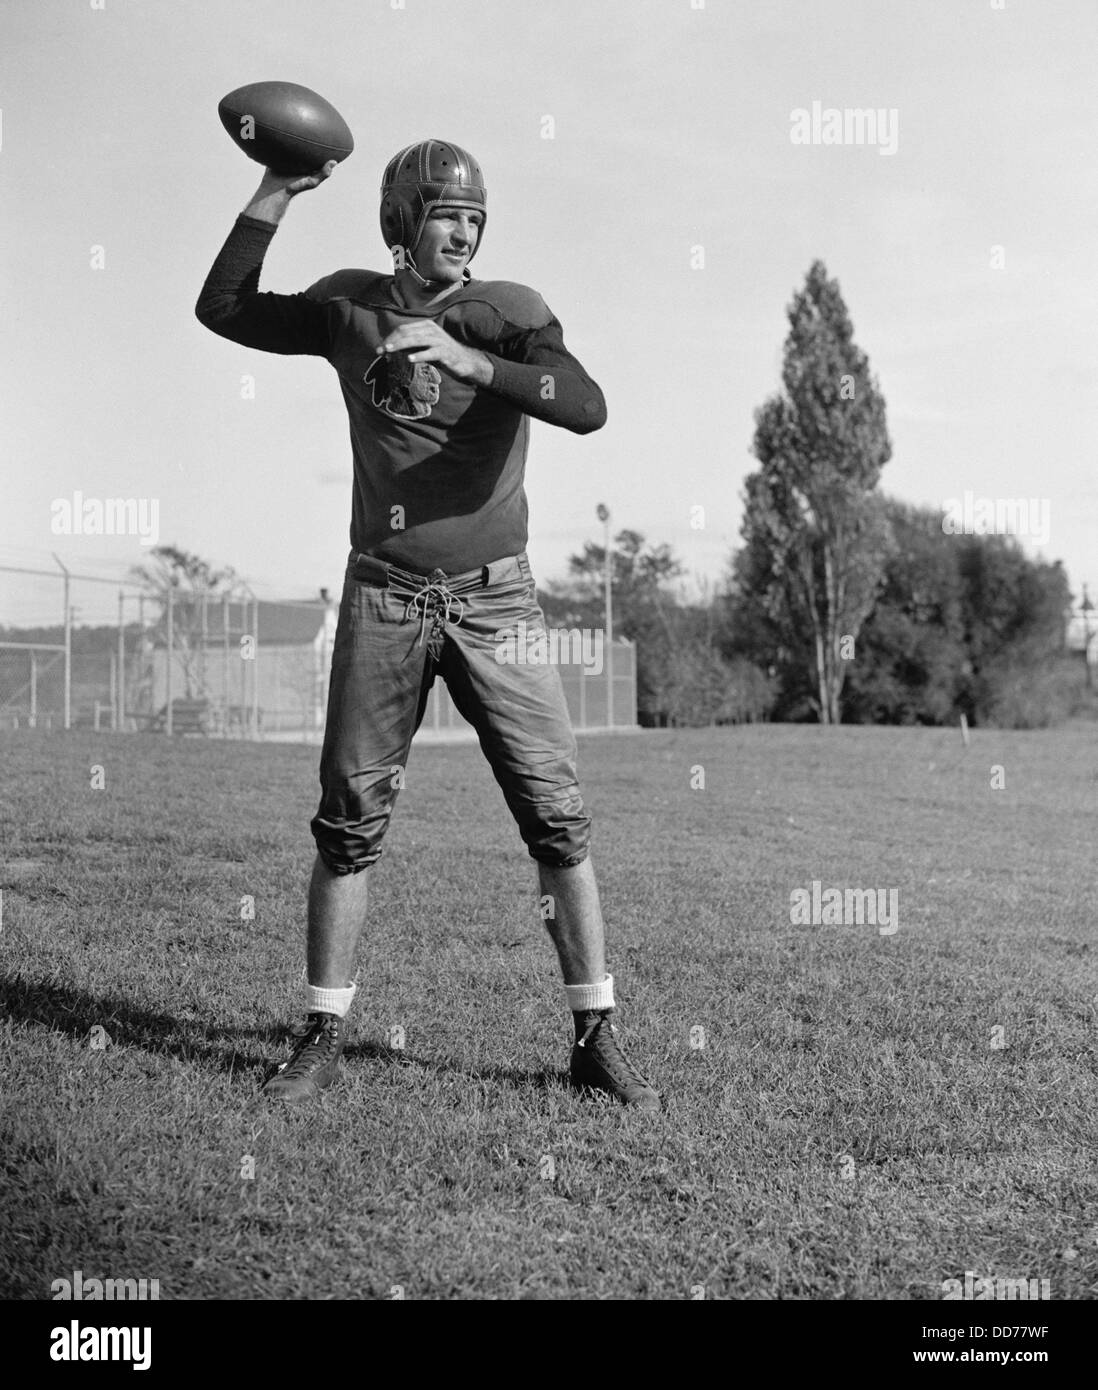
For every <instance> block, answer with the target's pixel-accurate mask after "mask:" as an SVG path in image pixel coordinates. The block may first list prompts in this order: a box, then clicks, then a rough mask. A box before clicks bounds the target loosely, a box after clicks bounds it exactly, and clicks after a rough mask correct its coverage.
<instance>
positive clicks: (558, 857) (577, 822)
mask: <svg viewBox="0 0 1098 1390" xmlns="http://www.w3.org/2000/svg"><path fill="white" fill-rule="evenodd" d="M519 832H520V834H521V835H522V838H523V840H524V842H525V844H526V848H527V849H528V850H529V852H530V857H531V859H536V860H537V862H538V863H539V864H544V865H546V867H547V868H550V869H573V868H575V867H576V865H577V864H582V863H583V861H584V860H585V859H586V858H587V856H588V853H589V850H590V843H591V817H590V816H589V815H588V814H587V812H586V811H585V810H584V809H583V802H582V800H581V799H580V797H579V796H578V795H576V796H572V797H569V798H567V799H566V800H563V801H553V802H541V803H539V804H537V805H533V806H531V807H530V808H529V811H528V813H527V814H525V815H524V816H523V817H522V818H521V819H520V821H519Z"/></svg>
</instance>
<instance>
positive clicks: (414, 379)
mask: <svg viewBox="0 0 1098 1390" xmlns="http://www.w3.org/2000/svg"><path fill="white" fill-rule="evenodd" d="M362 380H363V381H364V382H365V383H366V384H367V385H368V386H369V388H370V390H371V392H372V393H373V403H374V405H375V406H376V407H377V409H378V410H383V411H384V412H385V414H386V415H391V416H392V418H393V419H394V420H422V419H424V418H425V417H426V416H428V415H430V413H431V407H432V406H435V405H437V404H438V396H439V386H440V385H441V383H442V377H441V375H440V374H439V372H438V370H437V368H435V367H433V366H432V365H431V364H430V362H409V361H408V354H407V353H406V352H390V353H386V354H385V355H384V356H378V357H375V358H374V360H373V361H372V362H371V363H370V365H369V367H367V369H366V372H365V374H364V375H363V378H362Z"/></svg>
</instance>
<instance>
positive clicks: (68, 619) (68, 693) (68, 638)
mask: <svg viewBox="0 0 1098 1390" xmlns="http://www.w3.org/2000/svg"><path fill="white" fill-rule="evenodd" d="M51 553H52V552H51ZM53 558H54V560H55V561H56V563H57V568H58V569H59V570H60V571H61V573H62V574H63V575H64V576H65V582H64V604H65V728H66V729H68V728H70V727H71V726H72V608H71V607H70V605H69V587H70V586H69V572H68V570H67V569H66V568H65V566H64V564H63V563H62V561H61V560H60V558H59V557H58V556H57V555H54V556H53Z"/></svg>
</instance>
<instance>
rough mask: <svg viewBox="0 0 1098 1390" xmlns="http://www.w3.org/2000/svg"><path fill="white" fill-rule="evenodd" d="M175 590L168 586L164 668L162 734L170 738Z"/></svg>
mask: <svg viewBox="0 0 1098 1390" xmlns="http://www.w3.org/2000/svg"><path fill="white" fill-rule="evenodd" d="M174 624H175V590H174V589H173V588H172V586H171V583H170V582H169V584H168V661H167V666H166V668H165V673H166V674H165V692H166V695H167V701H168V717H167V720H166V722H165V725H164V732H165V733H166V734H167V735H168V737H169V738H170V737H171V735H172V657H173V656H174V652H175V628H174Z"/></svg>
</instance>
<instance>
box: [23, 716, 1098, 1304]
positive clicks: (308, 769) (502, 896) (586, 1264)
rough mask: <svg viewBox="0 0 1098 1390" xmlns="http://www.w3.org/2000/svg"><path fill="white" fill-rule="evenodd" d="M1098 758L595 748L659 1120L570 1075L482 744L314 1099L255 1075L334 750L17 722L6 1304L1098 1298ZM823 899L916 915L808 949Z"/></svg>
mask: <svg viewBox="0 0 1098 1390" xmlns="http://www.w3.org/2000/svg"><path fill="white" fill-rule="evenodd" d="M1095 752H1096V749H1095V736H1094V731H1093V728H1089V729H1087V728H1079V729H1073V728H1068V729H1065V730H1062V731H1059V732H1055V733H1029V734H1024V733H997V732H991V731H977V732H975V733H974V734H973V736H972V742H971V745H970V747H968V748H967V749H963V748H962V746H961V742H960V738H959V735H958V734H957V733H956V732H955V731H945V730H935V731H930V730H899V729H872V728H840V729H833V730H821V729H818V728H809V727H755V728H747V729H738V730H699V731H669V732H652V733H647V734H644V735H638V736H636V737H631V738H623V737H588V738H585V739H583V740H581V743H580V774H581V780H582V782H583V786H584V791H585V795H586V798H587V802H588V806H589V809H590V810H591V811H592V814H593V816H594V818H595V835H594V850H593V857H594V859H595V863H596V866H597V868H598V871H599V876H600V882H601V887H602V896H603V906H604V911H605V913H606V918H607V923H608V932H609V946H610V968H611V969H612V970H613V971H614V973H615V977H616V979H617V986H618V998H619V1007H620V1010H621V1012H620V1016H619V1020H618V1022H619V1026H620V1028H621V1037H622V1039H623V1042H624V1044H625V1046H626V1048H627V1050H628V1051H629V1052H630V1053H631V1054H633V1055H635V1056H636V1058H637V1060H638V1061H639V1062H640V1063H641V1065H642V1066H643V1067H644V1069H645V1070H646V1071H648V1072H649V1074H650V1075H651V1076H652V1077H653V1079H654V1080H655V1082H656V1084H657V1086H658V1088H659V1089H660V1090H661V1092H662V1093H663V1095H664V1097H665V1101H666V1110H665V1112H664V1113H663V1114H662V1115H658V1116H650V1115H649V1116H646V1115H635V1114H632V1113H630V1112H627V1111H625V1110H623V1109H621V1108H615V1107H612V1106H609V1105H602V1104H599V1103H598V1102H591V1101H585V1100H583V1099H581V1098H577V1097H574V1096H572V1095H571V1094H570V1092H569V1091H568V1090H567V1088H566V1086H565V1084H564V1071H565V1068H566V1065H567V1058H568V1044H569V1042H570V1036H571V1035H570V1026H571V1019H570V1017H569V1016H568V1014H567V1012H566V1010H565V1007H564V1001H563V991H562V990H561V988H560V983H559V977H558V974H557V968H556V963H555V957H554V955H553V952H552V948H551V946H550V944H549V941H548V938H547V937H546V935H545V933H544V931H543V928H542V927H541V925H540V921H539V918H538V915H537V899H536V893H535V886H534V874H533V865H532V862H531V861H530V860H529V859H528V858H527V856H526V853H525V850H524V848H523V847H522V845H521V842H520V841H519V838H518V834H517V832H516V831H515V829H514V827H513V825H512V823H511V821H510V819H509V817H508V815H507V812H506V809H505V807H504V805H503V801H502V798H501V796H500V794H499V792H498V791H497V790H496V788H495V785H494V783H493V782H492V780H491V776H490V774H489V772H488V769H487V766H486V765H485V764H484V762H483V759H482V757H481V754H480V752H479V750H478V749H477V748H475V747H467V746H458V747H417V748H416V749H415V750H413V755H412V759H411V764H410V768H409V781H408V788H407V790H406V791H405V792H404V793H403V794H402V796H401V799H400V802H399V803H398V808H397V812H396V815H395V818H394V823H393V828H392V830H391V832H390V835H389V838H388V841H387V844H386V853H385V855H384V856H383V858H382V860H381V862H380V864H379V866H378V868H377V869H376V870H375V871H374V873H373V875H372V881H371V892H372V903H371V913H370V925H369V928H368V932H367V936H366V938H365V941H364V948H363V954H362V961H363V972H362V985H361V988H360V992H359V996H358V1000H357V1002H356V1008H355V1013H354V1015H353V1017H354V1024H355V1027H354V1038H353V1042H352V1044H351V1046H350V1048H349V1050H348V1053H347V1054H346V1055H347V1061H346V1064H345V1066H344V1075H343V1079H342V1081H341V1082H340V1083H339V1084H338V1085H337V1086H336V1087H334V1088H333V1089H332V1090H331V1091H330V1092H328V1093H326V1094H325V1096H324V1097H323V1099H322V1101H321V1103H320V1104H319V1105H318V1106H317V1107H316V1108H314V1109H311V1110H308V1111H305V1112H301V1111H292V1110H291V1111H287V1110H273V1111H272V1110H270V1109H268V1108H266V1106H265V1105H264V1104H262V1103H259V1104H257V1102H256V1091H257V1088H258V1086H259V1084H260V1083H261V1081H262V1079H263V1077H264V1075H265V1072H266V1068H267V1066H268V1064H269V1063H270V1062H271V1061H272V1060H274V1059H277V1058H279V1057H283V1056H285V1055H286V1029H287V1025H288V1024H289V1023H290V1022H292V1021H294V1020H295V1019H296V1018H297V1017H299V1009H300V1003H301V994H300V992H299V983H300V976H301V968H302V961H303V903H304V889H305V883H306V879H307V874H308V869H309V866H310V864H311V860H312V841H311V839H310V837H309V834H308V820H309V817H310V816H311V815H312V813H313V810H314V809H315V802H316V797H317V784H316V762H317V750H316V749H311V748H294V747H287V746H279V747H264V746H258V745H251V744H235V743H214V742H210V743H204V742H200V741H191V740H182V741H180V740H177V741H175V742H174V743H169V742H167V741H165V740H163V739H153V738H148V739H146V738H139V737H112V736H110V735H92V734H78V735H77V734H74V735H52V736H48V735H42V736H38V735H35V734H12V735H5V736H3V737H2V739H0V759H2V762H3V769H4V771H3V774H2V775H3V783H4V796H3V807H2V818H3V826H2V848H3V853H4V861H3V870H2V873H0V886H2V887H3V889H4V892H3V932H2V936H0V952H2V961H3V972H2V973H3V977H4V979H3V994H4V999H3V1002H4V1006H5V1015H6V1019H5V1022H4V1025H3V1027H4V1032H3V1040H4V1055H5V1062H6V1066H5V1072H6V1081H5V1083H4V1086H3V1094H2V1100H0V1105H2V1112H0V1123H2V1130H3V1159H2V1163H3V1175H4V1182H3V1187H4V1195H3V1198H2V1211H0V1266H2V1268H0V1295H2V1296H3V1297H7V1298H11V1297H17V1298H19V1297H24V1298H26V1297H29V1298H47V1297H49V1296H50V1284H51V1282H52V1281H53V1280H55V1279H58V1278H62V1277H68V1278H71V1277H72V1273H73V1271H74V1270H81V1271H82V1273H83V1276H84V1278H85V1279H87V1278H91V1277H98V1278H103V1277H130V1278H147V1279H153V1278H155V1279H158V1280H159V1281H160V1297H161V1298H162V1299H218V1298H238V1299H255V1298H306V1297H307V1298H312V1299H318V1298H356V1299H357V1298H390V1297H396V1296H400V1295H399V1290H403V1293H404V1296H405V1297H407V1298H410V1299H411V1298H434V1299H454V1298H470V1299H472V1298H477V1299H480V1298H487V1299H496V1298H557V1299H563V1298H577V1299H578V1298H584V1299H590V1298H630V1299H657V1298H659V1299H690V1298H696V1297H699V1296H704V1297H705V1298H714V1299H715V1298H763V1299H773V1298H801V1299H842V1298H875V1299H876V1298H884V1299H923V1298H931V1299H934V1298H940V1297H941V1296H942V1289H941V1285H942V1281H943V1280H946V1279H950V1278H963V1277H964V1275H965V1272H966V1271H974V1272H975V1274H976V1275H977V1276H978V1277H993V1276H999V1277H1004V1278H1020V1277H1026V1278H1042V1279H1048V1280H1049V1281H1050V1285H1051V1294H1052V1297H1053V1299H1084V1298H1093V1297H1095V1295H1096V1293H1098V1177H1096V1171H1095V1169H1096V1165H1095V1151H1096V1106H1095V1099H1096V1089H1098V1088H1096V1084H1095V1082H1096V1075H1095V1072H1096V1069H1095V1025H1096V1020H1098V1008H1096V1000H1098V971H1096V968H1095V958H1096V954H1098V952H1096V947H1095V930H1094V923H1095V908H1096V876H1095V848H1096V841H1098V836H1096V832H1095V827H1096V824H1098V817H1096V808H1098V759H1096V757H1095ZM994 765H999V766H1001V768H1002V770H1003V772H1002V776H1003V777H1005V786H1003V787H1002V788H993V787H992V785H991V784H992V781H993V780H996V781H998V780H1001V778H999V777H998V776H995V775H993V773H992V768H993V766H994ZM93 766H101V767H102V769H103V775H104V777H105V787H104V788H103V789H101V790H93V789H92V788H91V781H92V772H91V769H92V768H93ZM699 767H700V768H701V769H703V770H704V783H705V785H704V788H700V787H696V786H695V787H692V785H691V783H692V781H693V782H695V783H697V782H699V781H700V780H701V774H699V773H698V772H697V771H694V772H692V769H697V768H699ZM813 880H819V881H820V882H821V883H822V884H823V885H824V886H825V887H828V886H838V887H881V888H895V889H897V890H898V893H899V899H898V901H899V919H898V920H899V930H898V931H896V932H895V934H893V935H882V934H881V933H880V932H879V930H878V929H877V928H875V927H873V926H871V925H861V926H859V925H848V926H833V925H820V926H802V925H793V924H792V923H791V921H790V894H791V892H792V891H793V890H794V889H796V888H798V887H803V888H808V887H809V886H810V885H811V883H812V881H813ZM246 895H250V896H252V897H253V898H254V900H255V920H254V921H248V920H242V919H241V899H242V898H244V897H245V896H246ZM397 1025H399V1026H400V1027H402V1028H403V1030H404V1044H405V1045H404V1047H403V1048H398V1047H391V1046H390V1045H389V1038H390V1028H392V1027H394V1026H397ZM97 1029H103V1030H105V1032H106V1035H107V1037H108V1038H109V1044H108V1045H106V1046H105V1047H96V1046H94V1045H93V1043H94V1042H95V1041H102V1035H101V1034H99V1033H98V1032H93V1030H97ZM699 1030H702V1031H699ZM997 1030H1000V1031H997ZM703 1041H704V1046H700V1045H698V1044H700V1043H702V1042H703ZM249 1157H250V1158H251V1159H252V1160H253V1162H254V1177H251V1178H248V1177H242V1176H241V1173H242V1170H244V1171H247V1168H248V1164H247V1163H246V1162H245V1159H246V1158H249Z"/></svg>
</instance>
